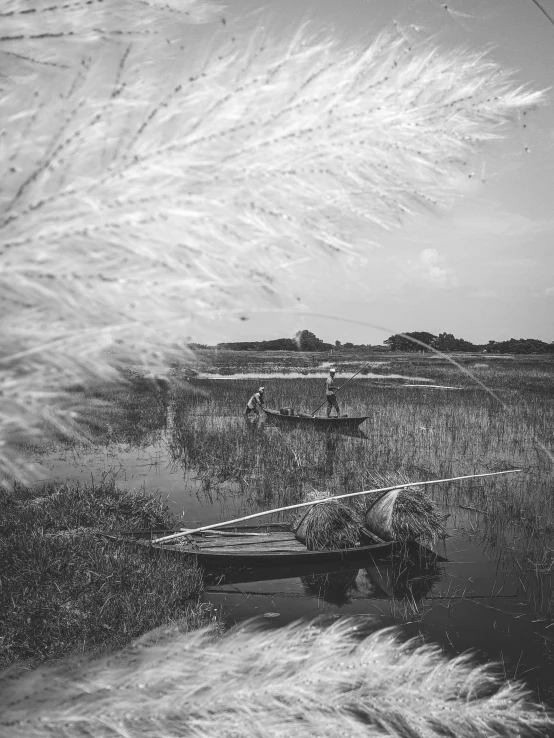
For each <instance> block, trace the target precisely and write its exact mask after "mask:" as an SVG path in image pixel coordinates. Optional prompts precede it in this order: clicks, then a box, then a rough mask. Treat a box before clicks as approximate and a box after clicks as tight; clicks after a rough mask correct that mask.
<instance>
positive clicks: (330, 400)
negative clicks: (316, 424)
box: [325, 369, 340, 418]
mask: <svg viewBox="0 0 554 738" xmlns="http://www.w3.org/2000/svg"><path fill="white" fill-rule="evenodd" d="M325 388H326V389H325V395H326V397H327V417H328V418H330V417H331V410H332V409H333V408H335V410H336V412H337V418H338V417H339V415H340V410H339V403H338V402H337V396H336V394H335V392H336V391H337V390H338V387H336V386H335V370H334V369H329V376H328V377H327V381H326V383H325Z"/></svg>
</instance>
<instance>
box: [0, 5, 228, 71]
mask: <svg viewBox="0 0 554 738" xmlns="http://www.w3.org/2000/svg"><path fill="white" fill-rule="evenodd" d="M223 9H224V6H223V5H221V4H220V3H218V2H216V0H210V1H209V2H207V1H204V0H110V1H107V0H71V1H70V2H65V1H64V0H6V1H5V2H3V3H2V9H1V11H0V25H1V27H2V35H1V36H0V58H1V60H2V69H3V74H4V75H6V77H9V76H11V75H13V74H16V75H17V77H18V80H21V78H22V77H25V76H26V75H28V74H32V73H33V72H36V71H40V72H47V71H56V72H63V71H64V70H70V69H71V67H72V64H74V62H75V56H76V55H78V56H79V55H81V54H83V53H85V52H86V53H91V52H94V51H97V50H98V49H97V48H96V47H97V46H103V50H104V52H105V51H106V50H107V49H108V48H109V46H113V45H114V42H118V41H122V40H123V41H127V42H129V41H139V42H140V41H142V40H145V39H148V40H149V42H152V41H154V40H158V41H159V42H160V43H168V41H178V40H179V37H180V35H181V34H182V32H183V26H185V25H187V24H201V23H208V22H210V21H214V20H217V19H218V18H221V17H222V11H223Z"/></svg>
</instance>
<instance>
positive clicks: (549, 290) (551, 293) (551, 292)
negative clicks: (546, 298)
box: [544, 287, 554, 295]
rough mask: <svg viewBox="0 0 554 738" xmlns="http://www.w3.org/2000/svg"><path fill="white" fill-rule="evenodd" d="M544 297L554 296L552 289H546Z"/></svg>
mask: <svg viewBox="0 0 554 738" xmlns="http://www.w3.org/2000/svg"><path fill="white" fill-rule="evenodd" d="M544 294H545V295H554V287H547V288H546V289H545V291H544Z"/></svg>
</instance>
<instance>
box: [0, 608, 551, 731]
mask: <svg viewBox="0 0 554 738" xmlns="http://www.w3.org/2000/svg"><path fill="white" fill-rule="evenodd" d="M367 624H368V623H367V620H365V619H360V620H353V619H343V620H339V621H336V622H335V623H334V624H333V625H331V626H329V627H321V626H320V625H316V623H315V622H314V623H295V624H292V625H288V626H286V627H285V628H280V629H277V630H276V629H273V630H263V629H261V628H260V626H259V625H256V624H254V623H252V622H250V623H247V624H246V625H242V626H240V627H238V628H235V629H234V630H233V631H231V632H229V633H228V634H227V635H225V636H224V637H223V638H221V639H220V640H214V634H213V633H212V632H210V631H209V630H201V631H197V632H193V633H189V634H185V635H180V636H177V637H170V638H168V637H165V638H163V637H162V638H161V640H159V641H158V642H156V641H157V637H156V633H153V634H149V636H147V637H146V638H145V639H143V641H142V643H139V644H138V645H136V646H135V647H134V648H131V649H129V650H128V651H127V652H124V653H123V654H120V655H119V656H118V657H111V658H110V659H104V660H103V661H100V662H98V663H96V664H92V665H88V666H85V667H74V668H73V669H71V668H70V667H68V666H65V667H63V668H58V670H57V672H56V670H52V669H46V670H42V671H39V672H35V673H33V674H31V675H30V676H28V677H24V678H22V679H20V680H15V681H12V682H7V683H5V684H4V690H3V695H2V700H1V705H2V707H1V708H0V736H2V738H8V736H9V738H47V737H53V736H56V737H61V736H64V738H73V737H75V738H77V736H85V735H86V736H89V738H100V736H101V737H102V738H111V737H112V736H113V737H115V736H125V738H135V736H136V738H138V737H139V736H140V737H141V738H165V737H166V736H167V737H169V736H196V737H197V738H202V737H203V736H206V738H208V737H209V738H212V737H213V736H221V738H231V736H232V737H233V738H250V737H252V738H253V737H254V736H267V737H268V738H269V737H274V738H277V737H278V738H285V737H286V738H289V736H298V737H299V738H301V737H304V736H305V737H306V738H308V737H311V738H315V737H316V736H318V737H319V738H325V737H328V738H336V736H344V737H345V738H347V737H348V738H354V737H358V736H360V737H361V736H364V737H365V738H367V737H369V736H371V737H372V738H373V737H374V738H377V737H379V738H384V737H385V736H388V737H390V738H435V737H436V738H438V737H439V736H456V737H457V738H478V737H480V736H482V737H483V738H485V736H486V738H494V737H495V736H498V738H500V736H502V738H512V737H513V738H515V737H516V736H519V737H524V736H532V735H536V736H545V735H547V733H548V731H549V730H551V729H552V728H553V726H554V721H553V718H552V715H551V714H549V713H548V712H547V711H546V710H545V709H543V708H542V707H540V706H538V705H536V704H533V703H532V702H531V701H530V699H529V695H528V694H527V693H526V692H525V691H524V689H523V688H522V687H521V685H519V684H517V683H510V684H508V683H503V684H501V683H500V682H499V680H498V679H497V677H496V676H495V674H494V673H493V671H492V670H491V668H490V667H481V666H476V665H475V664H474V663H472V661H471V659H470V658H469V657H468V656H459V657H457V658H455V659H451V660H448V659H446V658H445V657H444V656H443V655H441V653H440V652H439V650H438V649H437V648H436V647H433V646H430V645H421V643H420V642H417V641H410V642H407V643H406V642H402V641H401V640H400V639H399V637H398V633H397V631H396V630H395V629H386V630H380V631H377V632H373V633H371V634H369V635H367ZM364 629H365V636H364ZM159 633H160V632H158V637H159Z"/></svg>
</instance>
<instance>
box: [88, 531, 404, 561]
mask: <svg viewBox="0 0 554 738" xmlns="http://www.w3.org/2000/svg"><path fill="white" fill-rule="evenodd" d="M171 532H172V531H157V532H156V533H150V532H148V533H129V534H124V535H123V534H122V535H117V536H116V535H110V534H106V533H103V534H101V535H102V536H103V537H104V538H111V539H114V540H118V541H121V540H122V539H124V540H127V541H131V542H133V543H134V544H137V545H140V546H146V547H148V548H149V549H158V550H163V551H167V552H168V553H170V554H173V555H181V556H193V557H194V558H195V559H196V561H197V563H198V564H199V565H200V566H203V567H205V568H208V569H226V568H230V567H231V568H260V567H274V566H280V567H289V566H296V565H298V564H303V565H304V564H306V565H307V564H309V565H314V564H315V565H317V564H326V563H332V562H337V563H344V562H351V561H358V562H360V565H368V564H369V563H370V562H373V561H375V560H382V559H383V558H388V557H390V556H391V554H392V553H393V550H394V543H391V542H384V541H380V539H377V538H374V537H373V536H371V534H368V536H369V537H366V539H365V540H364V542H363V543H361V544H360V545H357V546H355V547H352V548H342V549H332V550H328V551H309V550H308V549H307V548H306V546H305V545H304V544H303V543H301V542H300V541H298V540H297V539H296V537H295V535H294V533H293V532H292V531H291V529H290V526H289V525H287V524H284V523H283V524H273V525H261V526H240V527H234V528H230V527H229V528H225V529H224V530H216V531H206V532H204V533H198V534H193V535H192V536H190V537H186V538H185V537H184V538H179V539H176V540H175V542H174V543H164V544H160V543H151V541H152V539H154V538H158V537H159V536H161V535H165V534H166V533H171Z"/></svg>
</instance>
